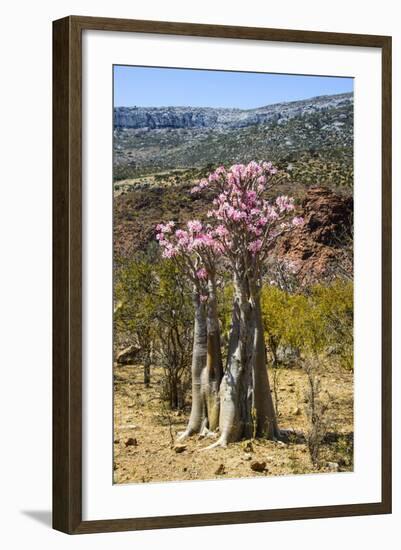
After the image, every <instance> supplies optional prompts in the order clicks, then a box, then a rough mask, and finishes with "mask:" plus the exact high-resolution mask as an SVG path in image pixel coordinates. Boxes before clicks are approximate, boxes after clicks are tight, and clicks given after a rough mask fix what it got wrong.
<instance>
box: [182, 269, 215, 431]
mask: <svg viewBox="0 0 401 550" xmlns="http://www.w3.org/2000/svg"><path fill="white" fill-rule="evenodd" d="M193 302H194V309H195V324H194V345H193V353H192V369H191V373H192V409H191V415H190V418H189V422H188V426H187V428H186V430H185V431H184V432H183V433H182V434H181V435H180V438H179V439H180V440H183V439H185V438H186V437H189V436H191V435H193V434H195V433H203V432H206V431H209V430H210V431H214V430H216V429H217V428H218V426H219V413H220V382H221V378H222V376H223V366H222V358H221V343H220V326H219V320H218V315H217V298H216V285H215V281H214V278H211V280H210V281H209V297H208V302H207V305H206V304H203V303H202V302H201V300H200V296H199V294H198V293H197V292H195V293H194V297H193Z"/></svg>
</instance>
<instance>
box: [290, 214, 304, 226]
mask: <svg viewBox="0 0 401 550" xmlns="http://www.w3.org/2000/svg"><path fill="white" fill-rule="evenodd" d="M303 224H304V219H303V218H301V217H300V216H295V218H293V220H292V225H303Z"/></svg>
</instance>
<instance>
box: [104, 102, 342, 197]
mask: <svg viewBox="0 0 401 550" xmlns="http://www.w3.org/2000/svg"><path fill="white" fill-rule="evenodd" d="M114 123H115V127H114V179H115V180H116V181H121V180H124V179H133V178H138V177H142V176H146V175H149V174H153V173H156V172H160V171H169V170H176V169H181V170H187V169H193V168H198V169H202V168H205V167H206V166H208V165H216V164H221V163H224V164H230V163H233V162H248V161H250V160H252V159H270V160H272V161H274V162H275V163H276V164H278V165H279V167H280V168H283V169H285V170H286V171H287V172H288V173H289V174H290V175H291V177H292V178H293V179H294V181H295V180H298V181H299V180H302V181H303V182H304V183H305V184H306V185H311V184H322V183H329V184H332V185H335V186H346V187H351V186H352V179H353V95H352V94H340V95H334V96H322V97H317V98H312V99H308V100H302V101H295V102H289V103H280V104H276V105H268V106H266V107H260V108H258V109H249V110H241V109H213V108H192V107H166V108H145V107H117V108H115V110H114Z"/></svg>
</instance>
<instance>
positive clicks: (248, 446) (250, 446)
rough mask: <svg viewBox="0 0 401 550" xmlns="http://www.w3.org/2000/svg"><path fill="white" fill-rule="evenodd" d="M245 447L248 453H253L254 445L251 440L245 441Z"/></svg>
mask: <svg viewBox="0 0 401 550" xmlns="http://www.w3.org/2000/svg"><path fill="white" fill-rule="evenodd" d="M243 449H244V451H245V452H246V453H253V445H252V442H251V441H247V442H246V443H244V446H243Z"/></svg>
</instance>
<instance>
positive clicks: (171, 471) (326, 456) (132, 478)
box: [114, 365, 353, 483]
mask: <svg viewBox="0 0 401 550" xmlns="http://www.w3.org/2000/svg"><path fill="white" fill-rule="evenodd" d="M279 371H280V374H279V383H278V388H279V391H278V396H279V402H278V404H279V407H278V409H279V423H280V427H281V428H289V429H293V430H296V431H297V432H299V431H300V432H303V433H305V430H306V429H307V419H306V415H305V389H306V385H307V378H306V375H305V373H304V372H303V371H302V370H301V369H294V368H292V369H284V368H282V369H279ZM160 378H161V372H160V371H158V369H153V371H152V383H151V386H150V387H149V388H145V387H144V386H143V369H142V367H141V366H139V365H138V366H125V367H120V366H115V368H114V482H115V483H145V482H160V481H173V480H174V481H177V480H191V479H192V480H199V479H213V478H219V479H221V478H238V477H256V476H266V475H291V474H306V473H317V472H322V473H324V472H330V471H333V468H334V470H338V471H352V468H353V444H352V442H353V376H352V373H348V372H344V371H343V370H339V369H334V368H332V369H328V368H326V370H325V373H324V374H322V375H321V381H322V388H323V389H327V390H328V391H329V392H330V395H331V399H332V400H331V405H330V424H329V426H330V428H329V433H328V436H327V440H326V441H325V444H324V445H323V446H322V451H321V456H320V465H319V467H318V468H314V467H313V465H312V463H311V460H310V457H309V452H308V449H307V446H306V444H305V442H304V441H303V440H302V438H298V439H297V438H295V437H294V438H292V440H291V439H290V441H289V442H288V443H282V442H273V441H266V440H247V441H245V440H243V441H240V442H238V443H233V444H230V445H229V446H228V447H227V448H226V449H221V448H217V449H213V450H209V451H206V452H199V451H200V450H201V449H202V448H203V447H206V446H207V445H209V444H210V443H212V442H213V440H211V439H204V438H203V439H202V438H200V437H199V436H195V437H192V438H190V439H189V440H187V441H185V447H184V448H180V449H179V450H180V451H181V452H177V449H176V448H175V439H176V435H177V433H178V432H180V431H183V430H184V428H185V426H186V423H187V419H188V416H189V412H190V404H188V406H187V407H186V409H185V411H183V412H181V411H169V410H168V409H167V408H166V406H165V405H164V404H163V402H162V401H161V400H160ZM255 461H256V462H259V463H261V462H262V463H263V462H264V463H266V466H265V469H264V470H263V471H262V472H257V471H254V470H253V469H252V466H253V465H254V462H255ZM330 463H336V465H333V464H330ZM337 465H338V466H337Z"/></svg>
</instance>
